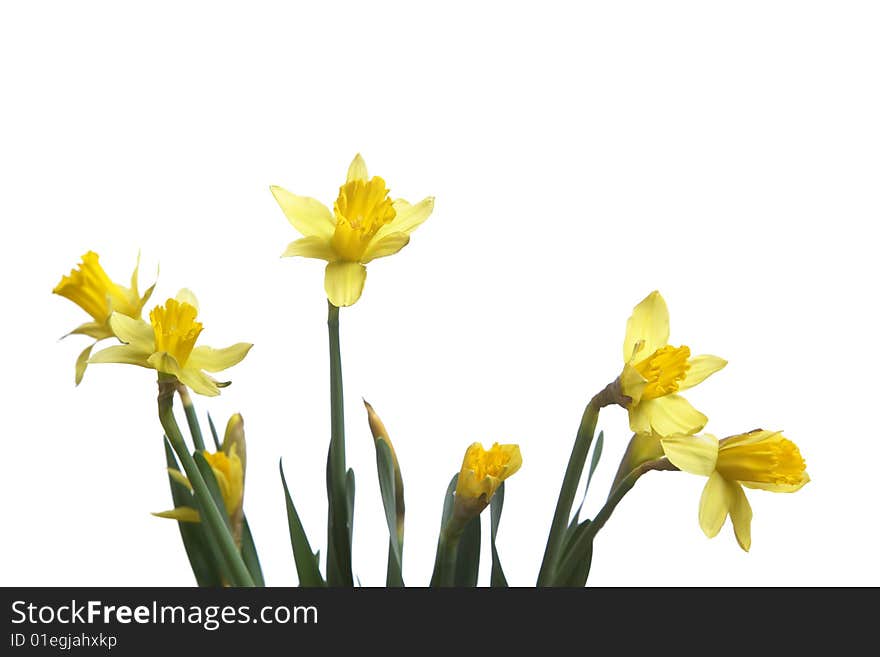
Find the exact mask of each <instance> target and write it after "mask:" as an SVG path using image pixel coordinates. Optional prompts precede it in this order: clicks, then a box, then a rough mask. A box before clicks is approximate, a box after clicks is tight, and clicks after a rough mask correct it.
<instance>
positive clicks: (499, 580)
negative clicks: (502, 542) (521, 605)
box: [489, 481, 507, 587]
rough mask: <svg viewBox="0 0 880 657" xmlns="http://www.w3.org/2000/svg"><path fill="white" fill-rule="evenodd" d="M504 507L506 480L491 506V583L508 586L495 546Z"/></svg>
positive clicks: (496, 493) (497, 585)
mask: <svg viewBox="0 0 880 657" xmlns="http://www.w3.org/2000/svg"><path fill="white" fill-rule="evenodd" d="M503 508H504V482H503V481H502V482H501V485H500V486H499V487H498V490H496V491H495V495H493V496H492V501H491V502H490V506H489V513H490V516H491V521H492V522H491V525H490V528H491V533H490V535H491V537H492V576H491V578H490V585H491V586H496V587H507V578H506V577H505V576H504V571H503V570H502V569H501V560H500V559H499V558H498V550H497V549H496V548H495V537H496V536H497V535H498V523H500V522H501V510H502V509H503Z"/></svg>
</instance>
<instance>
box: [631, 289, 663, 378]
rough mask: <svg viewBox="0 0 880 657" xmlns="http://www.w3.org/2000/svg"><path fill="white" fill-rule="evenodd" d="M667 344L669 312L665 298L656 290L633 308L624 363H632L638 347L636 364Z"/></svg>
mask: <svg viewBox="0 0 880 657" xmlns="http://www.w3.org/2000/svg"><path fill="white" fill-rule="evenodd" d="M667 342H669V310H668V309H667V308H666V302H665V301H664V300H663V297H662V296H660V293H659V292H657V291H656V290H655V291H654V292H651V294H649V295H648V296H646V297H645V298H644V299H642V300H641V301H640V302H639V304H638V305H637V306H636V307H635V308H633V314H632V315H631V316H630V318H629V320H628V321H627V323H626V338H624V341H623V362H624V363H628V362H630V360H631V359H632V358H633V352H634V350H635V349H636V347H637V346H639V347H640V348H639V350H638V354H637V356H636V358H635V360H634V362H639V361H640V360H641V359H644V358H647V357H648V356H650V355H651V354H653V353H654V352H655V351H657V350H658V349H659V348H660V347H663V346H664V345H666V343H667Z"/></svg>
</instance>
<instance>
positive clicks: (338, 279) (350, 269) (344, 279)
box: [324, 262, 367, 308]
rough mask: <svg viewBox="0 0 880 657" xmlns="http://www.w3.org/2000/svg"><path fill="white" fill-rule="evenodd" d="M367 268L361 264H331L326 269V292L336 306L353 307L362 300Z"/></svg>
mask: <svg viewBox="0 0 880 657" xmlns="http://www.w3.org/2000/svg"><path fill="white" fill-rule="evenodd" d="M366 280H367V268H366V267H364V266H363V265H362V264H360V263H359V262H331V263H328V264H327V267H326V269H324V291H325V292H326V293H327V298H328V299H329V300H330V303H332V304H333V305H334V306H337V307H339V308H342V307H343V306H351V305H352V304H354V303H355V302H356V301H357V300H358V299H360V298H361V292H363V290H364V281H366Z"/></svg>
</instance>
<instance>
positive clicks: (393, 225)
mask: <svg viewBox="0 0 880 657" xmlns="http://www.w3.org/2000/svg"><path fill="white" fill-rule="evenodd" d="M393 206H394V212H395V215H394V219H392V220H391V222H390V223H389V224H387V225H386V226H383V227H382V228H381V229H380V230H379V234H380V236H381V235H385V234H387V233H397V232H404V233H411V232H413V231H414V230H415V229H416V228H418V227H419V226H421V225H422V224H423V223H424V222H425V220H426V219H427V218H428V217H430V216H431V213H432V212H433V211H434V197H433V196H428V197H427V198H424V199H422V200H421V201H420V202H418V203H416V204H415V205H411V204H410V203H408V202H407V201H404V200H403V199H402V198H399V199H395V201H394V203H393Z"/></svg>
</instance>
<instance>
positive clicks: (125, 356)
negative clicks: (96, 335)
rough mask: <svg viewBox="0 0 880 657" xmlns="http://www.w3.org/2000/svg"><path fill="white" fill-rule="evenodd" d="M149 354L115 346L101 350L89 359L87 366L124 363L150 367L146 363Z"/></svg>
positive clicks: (124, 346)
mask: <svg viewBox="0 0 880 657" xmlns="http://www.w3.org/2000/svg"><path fill="white" fill-rule="evenodd" d="M148 357H149V353H145V352H143V351H139V350H137V349H135V348H134V347H132V346H131V345H128V344H117V345H113V346H112V347H107V348H106V349H101V351H99V352H98V353H96V354H93V355H92V357H91V358H89V365H92V364H93V363H125V364H126V365H140V366H141V367H147V368H149V367H151V365H150V364H149V363H148V362H147V358H148Z"/></svg>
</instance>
